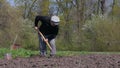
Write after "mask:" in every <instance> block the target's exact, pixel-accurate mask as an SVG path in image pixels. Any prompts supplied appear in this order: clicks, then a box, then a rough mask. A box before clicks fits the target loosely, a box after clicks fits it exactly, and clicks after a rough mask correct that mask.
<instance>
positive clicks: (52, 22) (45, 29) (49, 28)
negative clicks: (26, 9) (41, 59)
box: [35, 15, 60, 56]
mask: <svg viewBox="0 0 120 68" xmlns="http://www.w3.org/2000/svg"><path fill="white" fill-rule="evenodd" d="M39 21H41V25H40V27H38V22H39ZM59 22H60V19H59V17H58V16H55V15H53V16H51V17H49V16H36V18H35V29H36V30H38V29H39V31H40V32H41V33H42V34H43V35H44V36H45V38H46V40H43V38H42V37H41V36H40V35H39V34H38V36H39V43H40V44H39V48H40V55H41V56H46V54H47V48H46V43H45V41H48V42H49V43H50V46H51V48H52V50H51V51H50V56H54V55H55V54H56V45H55V38H56V36H57V34H58V30H59V26H58V25H59Z"/></svg>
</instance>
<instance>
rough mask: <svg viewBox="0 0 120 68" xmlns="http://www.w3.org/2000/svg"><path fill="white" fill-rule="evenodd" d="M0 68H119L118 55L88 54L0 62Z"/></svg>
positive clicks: (119, 60)
mask: <svg viewBox="0 0 120 68" xmlns="http://www.w3.org/2000/svg"><path fill="white" fill-rule="evenodd" d="M0 68H120V55H105V54H89V55H80V56H69V57H50V58H47V57H39V56H33V57H29V58H16V59H12V60H6V59H2V60H0Z"/></svg>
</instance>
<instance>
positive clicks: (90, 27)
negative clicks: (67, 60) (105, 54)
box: [84, 16, 120, 51]
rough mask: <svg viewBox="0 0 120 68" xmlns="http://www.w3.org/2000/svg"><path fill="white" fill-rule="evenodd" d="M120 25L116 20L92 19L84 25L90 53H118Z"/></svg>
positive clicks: (98, 17) (96, 17)
mask: <svg viewBox="0 0 120 68" xmlns="http://www.w3.org/2000/svg"><path fill="white" fill-rule="evenodd" d="M119 29H120V23H119V20H118V19H117V18H104V17H100V16H95V17H93V19H92V20H90V21H87V22H86V24H85V25H84V31H85V36H86V40H88V41H89V45H90V46H91V50H92V51H120V46H119V44H120V30H119Z"/></svg>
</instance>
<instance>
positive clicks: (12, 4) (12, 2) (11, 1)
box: [7, 0, 15, 6]
mask: <svg viewBox="0 0 120 68" xmlns="http://www.w3.org/2000/svg"><path fill="white" fill-rule="evenodd" d="M7 1H8V2H9V3H10V4H11V6H14V5H15V4H14V0H7Z"/></svg>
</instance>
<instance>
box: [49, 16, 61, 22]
mask: <svg viewBox="0 0 120 68" xmlns="http://www.w3.org/2000/svg"><path fill="white" fill-rule="evenodd" d="M51 21H53V22H55V23H59V22H60V18H59V17H58V16H55V15H54V16H52V17H51Z"/></svg>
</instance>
